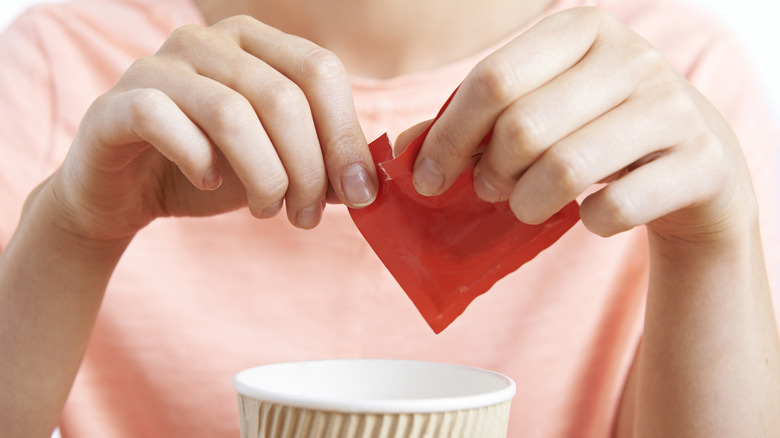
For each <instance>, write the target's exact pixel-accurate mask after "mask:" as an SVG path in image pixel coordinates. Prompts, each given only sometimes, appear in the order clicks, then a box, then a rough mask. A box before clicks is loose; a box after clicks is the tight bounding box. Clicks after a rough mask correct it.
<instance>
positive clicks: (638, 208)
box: [580, 151, 714, 237]
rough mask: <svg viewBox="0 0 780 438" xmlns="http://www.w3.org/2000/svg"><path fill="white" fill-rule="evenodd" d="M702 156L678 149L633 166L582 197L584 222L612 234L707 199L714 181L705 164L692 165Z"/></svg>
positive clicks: (597, 232) (598, 230)
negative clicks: (592, 192)
mask: <svg viewBox="0 0 780 438" xmlns="http://www.w3.org/2000/svg"><path fill="white" fill-rule="evenodd" d="M700 158H701V157H697V156H696V154H692V153H690V151H678V153H672V154H668V155H664V156H662V157H659V158H657V159H656V160H653V161H650V162H648V163H645V164H644V165H642V166H640V167H638V168H636V169H634V170H633V171H631V172H630V173H628V174H626V175H624V176H623V177H621V178H619V179H617V180H616V181H614V182H613V183H611V184H609V185H607V186H606V187H604V188H603V189H601V190H599V191H598V192H596V193H594V194H592V195H590V196H588V197H587V198H586V199H584V200H583V202H582V204H581V206H580V217H581V218H582V222H583V224H584V225H585V226H586V227H587V228H588V229H589V230H590V231H591V232H593V233H595V234H598V235H600V236H604V237H607V236H612V235H614V234H617V233H620V232H623V231H627V230H629V229H631V228H633V227H636V226H639V225H644V224H649V223H651V222H653V221H656V220H657V219H659V218H663V217H666V216H667V215H669V214H670V213H673V212H676V211H678V210H682V209H684V208H686V207H688V206H691V205H693V204H694V203H696V201H697V200H701V199H704V198H705V197H706V196H708V194H709V193H710V192H711V191H712V187H713V185H714V184H713V180H712V175H711V174H709V173H708V169H707V168H706V167H705V166H699V165H695V164H693V163H696V162H697V161H700ZM670 175H673V176H674V177H670ZM708 175H709V176H708ZM679 225H680V224H676V225H675V226H679Z"/></svg>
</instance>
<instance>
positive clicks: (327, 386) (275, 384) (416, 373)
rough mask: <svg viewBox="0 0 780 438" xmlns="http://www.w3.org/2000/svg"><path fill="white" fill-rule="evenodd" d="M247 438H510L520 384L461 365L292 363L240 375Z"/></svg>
mask: <svg viewBox="0 0 780 438" xmlns="http://www.w3.org/2000/svg"><path fill="white" fill-rule="evenodd" d="M233 387H234V388H235V389H236V391H237V392H238V407H239V414H240V417H241V437H242V438H423V437H425V438H445V437H446V438H458V437H463V438H466V437H468V438H473V437H480V438H506V434H507V427H508V423H509V404H510V401H511V399H512V397H513V396H514V394H515V383H514V382H513V381H512V380H511V379H510V378H508V377H506V376H503V375H501V374H498V373H495V372H492V371H487V370H482V369H479V368H472V367H466V366H460V365H452V364H444V363H435V362H419V361H404V360H382V359H343V360H323V361H307V362H290V363H280V364H272V365H265V366H260V367H257V368H251V369H248V370H245V371H242V372H240V373H238V374H237V375H236V376H235V378H234V379H233Z"/></svg>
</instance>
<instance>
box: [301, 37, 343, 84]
mask: <svg viewBox="0 0 780 438" xmlns="http://www.w3.org/2000/svg"><path fill="white" fill-rule="evenodd" d="M298 68H299V70H300V74H301V75H302V76H303V77H305V78H307V79H311V80H314V81H329V80H333V79H337V78H343V77H345V76H346V69H345V68H344V64H343V63H342V62H341V60H340V59H339V58H338V57H337V56H336V55H335V54H334V53H333V52H331V51H330V50H326V49H323V48H322V47H319V46H314V47H312V48H311V49H309V50H307V51H305V52H304V53H303V56H301V59H300V62H299V67H298Z"/></svg>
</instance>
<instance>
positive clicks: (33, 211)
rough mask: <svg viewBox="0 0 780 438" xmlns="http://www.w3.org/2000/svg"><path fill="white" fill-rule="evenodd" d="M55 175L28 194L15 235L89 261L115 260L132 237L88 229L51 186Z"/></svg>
mask: <svg viewBox="0 0 780 438" xmlns="http://www.w3.org/2000/svg"><path fill="white" fill-rule="evenodd" d="M54 180H55V176H54V175H53V176H51V177H49V178H48V179H46V180H45V181H44V182H42V183H41V184H40V185H38V186H37V187H36V188H35V189H34V190H33V192H32V193H30V195H29V196H28V197H27V200H26V201H25V204H24V208H23V210H22V217H21V220H20V223H19V227H18V229H17V232H16V236H20V237H23V236H26V235H31V236H34V237H33V239H34V240H35V241H37V244H38V245H41V247H45V248H46V249H47V250H49V251H53V252H56V253H61V254H63V255H69V256H72V257H76V258H78V259H83V260H86V261H90V262H91V263H104V262H107V263H109V264H111V265H113V264H115V263H116V262H117V261H118V259H119V257H120V256H121V255H122V253H123V252H124V250H125V249H126V248H127V245H128V244H129V243H130V241H131V240H132V238H133V235H130V236H118V237H114V238H101V237H98V236H96V235H94V234H92V233H90V232H89V230H88V229H87V228H86V227H85V226H84V224H83V222H81V221H79V220H78V219H77V216H78V214H77V213H76V212H75V211H74V209H73V208H70V207H68V205H67V204H66V203H65V202H63V200H62V197H61V196H58V194H57V192H58V191H57V189H56V188H55V186H54Z"/></svg>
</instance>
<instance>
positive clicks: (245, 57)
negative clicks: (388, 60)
mask: <svg viewBox="0 0 780 438" xmlns="http://www.w3.org/2000/svg"><path fill="white" fill-rule="evenodd" d="M329 181H330V185H331V186H332V187H331V188H332V191H333V192H334V193H335V195H336V196H338V198H339V199H340V200H341V202H343V203H346V204H347V205H349V206H352V207H361V206H365V205H367V204H369V203H371V202H372V201H373V199H374V197H375V192H376V186H377V183H376V175H375V170H374V165H373V163H372V161H371V156H370V153H369V151H368V148H367V143H366V140H365V138H364V136H363V134H362V130H361V128H360V126H359V124H358V121H357V117H356V115H355V110H354V107H353V103H352V95H351V89H350V85H349V83H348V81H347V76H346V73H345V71H344V68H343V66H342V65H341V63H340V62H339V60H338V59H337V58H336V57H335V56H334V55H333V54H331V53H330V52H328V51H326V50H324V49H322V48H320V47H318V46H316V45H314V44H313V43H310V42H308V41H305V40H303V39H301V38H298V37H295V36H291V35H287V34H284V33H282V32H280V31H278V30H276V29H273V28H271V27H268V26H266V25H264V24H262V23H260V22H258V21H255V20H254V19H252V18H249V17H234V18H230V19H227V20H224V21H222V22H220V23H217V24H215V25H214V26H211V27H208V28H204V27H199V26H185V27H182V28H180V29H178V30H176V31H175V32H173V34H172V35H171V36H170V37H169V38H168V39H167V41H166V42H165V43H164V45H163V46H162V47H161V48H160V50H159V51H158V52H157V53H156V54H155V55H154V56H150V57H146V58H142V59H140V60H138V61H137V62H135V63H134V64H133V65H132V66H131V67H130V68H129V69H128V70H127V72H126V73H125V74H124V75H123V76H122V78H121V79H120V80H119V82H118V83H117V84H116V85H115V86H114V87H113V88H112V89H111V90H110V91H109V92H108V93H107V94H105V95H103V96H101V97H100V98H98V99H97V100H96V101H95V102H94V103H93V105H92V106H91V107H90V109H89V111H88V112H87V114H86V116H85V117H84V119H83V121H82V123H81V126H80V129H79V133H78V135H77V138H76V140H75V142H74V144H73V146H72V148H71V151H70V153H69V155H68V157H67V158H66V160H65V163H64V164H63V166H62V167H61V168H60V169H59V171H58V172H57V173H55V175H54V177H53V178H52V179H51V182H52V183H53V184H54V186H53V189H54V192H55V193H56V196H57V199H58V200H60V201H61V203H62V205H63V206H64V208H65V210H66V211H67V212H68V214H66V217H68V218H69V221H70V222H71V223H70V224H69V226H71V227H73V229H74V230H75V232H76V233H79V234H81V235H85V236H88V237H90V238H94V239H113V238H118V237H125V236H129V235H133V234H134V233H135V232H137V231H138V230H139V229H140V228H142V227H143V226H145V225H146V224H147V223H148V222H150V221H151V220H153V219H154V218H156V217H159V216H168V215H175V216H179V215H190V216H193V215H194V216H201V215H213V214H218V213H222V212H226V211H229V210H233V209H236V208H239V207H241V206H244V205H247V204H248V206H249V210H250V211H251V213H252V214H253V215H254V216H256V217H259V218H266V217H271V216H273V215H275V214H276V213H277V212H278V211H279V210H280V209H281V208H282V204H283V201H284V203H286V207H287V215H288V217H289V220H290V222H292V223H293V224H294V225H296V226H298V227H301V228H311V227H314V226H315V225H317V223H318V222H319V220H320V218H321V214H322V210H323V208H324V204H325V197H326V191H327V190H328V186H329Z"/></svg>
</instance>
